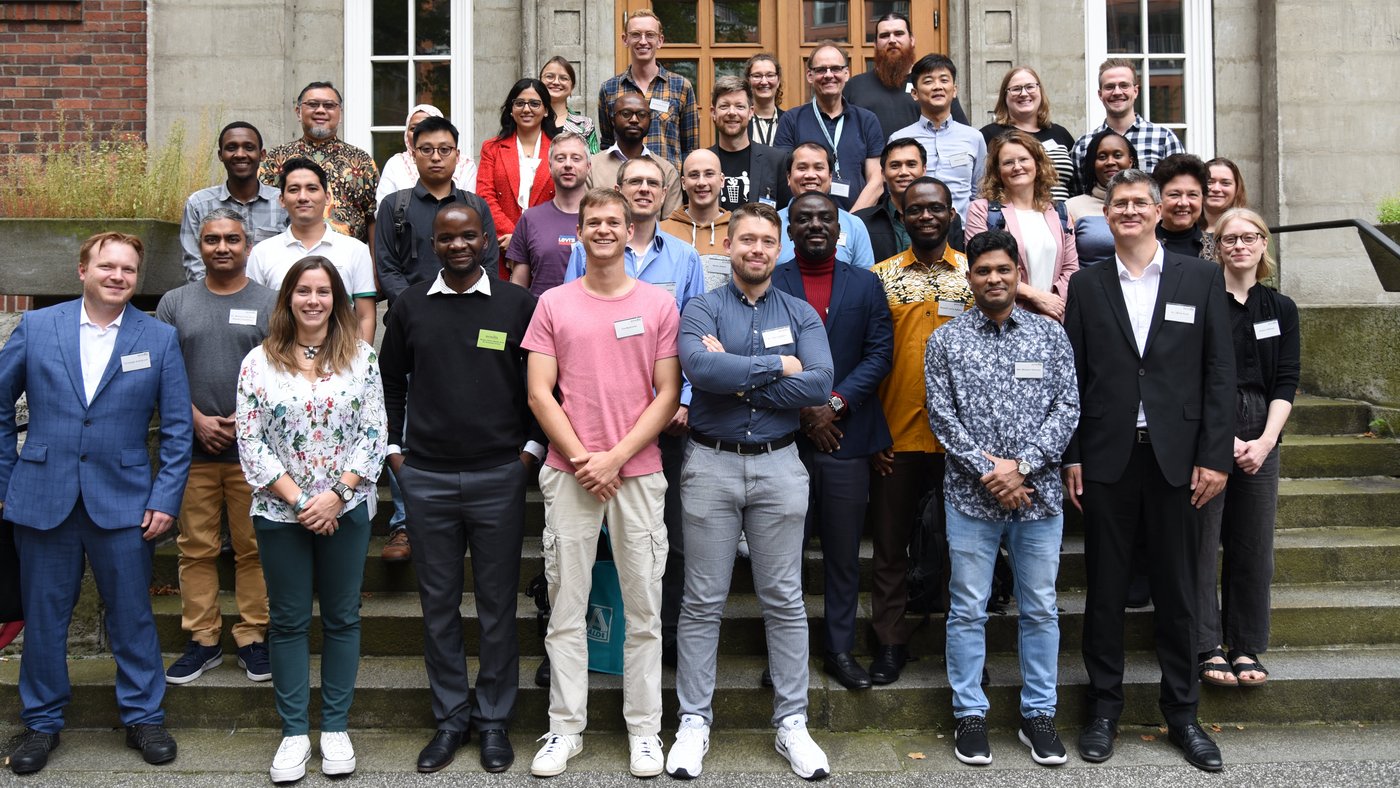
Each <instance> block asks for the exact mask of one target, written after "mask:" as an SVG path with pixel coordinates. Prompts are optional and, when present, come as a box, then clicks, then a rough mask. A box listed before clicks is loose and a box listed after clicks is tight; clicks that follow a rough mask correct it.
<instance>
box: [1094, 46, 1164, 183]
mask: <svg viewBox="0 0 1400 788" xmlns="http://www.w3.org/2000/svg"><path fill="white" fill-rule="evenodd" d="M1138 89H1139V88H1138V73H1137V65H1136V64H1134V62H1133V61H1131V60H1128V59H1126V58H1109V59H1108V60H1105V61H1104V62H1103V64H1102V65H1100V66H1099V101H1100V102H1102V103H1103V109H1104V113H1105V114H1106V115H1107V116H1108V117H1107V119H1105V120H1104V122H1103V123H1101V124H1099V127H1098V128H1096V129H1093V130H1092V131H1090V132H1089V133H1088V134H1085V135H1084V136H1082V137H1080V138H1079V141H1078V142H1076V143H1075V144H1074V151H1073V153H1072V154H1071V158H1072V159H1073V160H1074V172H1075V181H1076V182H1078V181H1079V180H1080V174H1081V173H1082V172H1083V171H1084V166H1085V163H1084V156H1085V154H1087V153H1088V152H1089V141H1090V140H1092V139H1093V138H1094V135H1095V134H1098V133H1099V132H1101V131H1103V130H1104V129H1107V128H1112V129H1113V130H1114V131H1116V132H1118V133H1119V134H1122V135H1123V136H1124V137H1127V138H1128V141H1130V142H1132V143H1133V148H1135V149H1136V150H1137V155H1138V169H1140V170H1142V171H1143V172H1148V173H1150V172H1152V170H1153V169H1155V168H1156V166H1157V162H1159V161H1161V160H1162V159H1165V158H1166V157H1168V156H1170V155H1172V154H1173V153H1185V152H1186V148H1184V147H1182V145H1181V140H1179V139H1177V137H1176V132H1174V131H1172V130H1171V129H1169V128H1167V127H1166V126H1158V125H1157V124H1156V123H1152V122H1151V121H1148V120H1147V119H1145V118H1143V117H1142V116H1141V115H1139V114H1138V113H1137V110H1136V102H1137V97H1138ZM1089 166H1093V163H1092V162H1090V164H1089Z"/></svg>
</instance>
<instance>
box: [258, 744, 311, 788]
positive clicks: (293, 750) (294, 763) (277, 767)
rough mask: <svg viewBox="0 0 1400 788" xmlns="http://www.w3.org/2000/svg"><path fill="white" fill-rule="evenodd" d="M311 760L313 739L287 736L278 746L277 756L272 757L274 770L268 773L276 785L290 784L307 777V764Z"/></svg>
mask: <svg viewBox="0 0 1400 788" xmlns="http://www.w3.org/2000/svg"><path fill="white" fill-rule="evenodd" d="M309 760H311V737H310V736H307V735H305V734H303V735H301V736H285V737H283V738H282V743H281V744H280V745H278V746H277V754H276V755H274V756H272V768H271V769H269V770H268V773H269V774H271V775H272V781H273V782H275V783H290V782H295V781H297V780H300V779H301V778H303V777H305V776H306V762H307V761H309Z"/></svg>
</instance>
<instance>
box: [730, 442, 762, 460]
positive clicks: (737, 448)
mask: <svg viewBox="0 0 1400 788" xmlns="http://www.w3.org/2000/svg"><path fill="white" fill-rule="evenodd" d="M734 453H735V454H737V455H739V456H740V457H754V456H757V455H759V454H762V453H763V451H762V447H761V446H754V450H753V451H750V450H749V449H748V448H747V447H746V446H745V445H744V444H743V443H741V442H738V441H736V442H735V443H734Z"/></svg>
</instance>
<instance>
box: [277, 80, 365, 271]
mask: <svg viewBox="0 0 1400 788" xmlns="http://www.w3.org/2000/svg"><path fill="white" fill-rule="evenodd" d="M293 110H294V111H295V112H296V115H297V120H299V121H300V122H301V136H300V137H298V138H297V139H294V140H292V141H291V142H288V143H287V144H285V145H280V146H278V147H276V148H273V149H272V150H271V151H268V154H267V157H266V158H264V159H263V162H262V166H261V167H260V168H259V169H258V180H261V181H262V182H263V183H266V184H268V185H270V186H276V185H277V175H278V173H279V172H281V170H282V165H283V164H285V163H286V162H287V160H288V159H294V158H297V157H303V158H307V159H310V160H312V161H314V162H316V163H317V164H318V165H320V166H321V169H323V170H325V171H326V176H327V177H328V178H329V179H330V187H329V191H330V208H329V212H328V214H327V216H326V219H327V221H329V222H330V224H331V227H332V229H334V230H335V231H336V232H338V233H341V234H342V235H348V236H350V237H352V238H355V239H356V240H358V241H361V242H363V243H366V244H369V245H370V251H371V253H372V252H373V250H374V245H373V243H371V241H370V239H371V238H373V237H374V209H375V201H374V190H375V189H376V188H377V187H378V185H379V168H378V167H375V166H374V159H372V158H371V157H370V155H369V154H368V153H366V152H364V151H363V150H360V149H359V148H357V147H355V146H354V145H351V144H350V143H348V142H346V141H344V140H342V139H340V138H339V137H337V136H336V133H337V132H338V131H339V130H340V113H341V99H340V91H339V90H336V89H335V85H332V84H331V83H329V82H312V83H311V84H309V85H307V86H306V87H304V88H302V89H301V93H300V94H298V95H297V103H296V105H295V106H294V107H293Z"/></svg>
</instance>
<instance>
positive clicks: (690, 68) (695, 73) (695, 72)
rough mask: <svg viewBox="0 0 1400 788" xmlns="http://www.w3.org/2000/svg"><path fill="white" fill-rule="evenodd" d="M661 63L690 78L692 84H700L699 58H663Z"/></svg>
mask: <svg viewBox="0 0 1400 788" xmlns="http://www.w3.org/2000/svg"><path fill="white" fill-rule="evenodd" d="M661 65H663V66H665V67H666V68H668V69H670V70H671V71H674V72H676V73H677V74H680V75H682V76H684V77H685V78H686V79H688V80H690V84H691V86H696V85H699V84H700V62H699V61H697V60H663V61H661ZM697 90H698V88H697Z"/></svg>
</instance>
